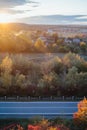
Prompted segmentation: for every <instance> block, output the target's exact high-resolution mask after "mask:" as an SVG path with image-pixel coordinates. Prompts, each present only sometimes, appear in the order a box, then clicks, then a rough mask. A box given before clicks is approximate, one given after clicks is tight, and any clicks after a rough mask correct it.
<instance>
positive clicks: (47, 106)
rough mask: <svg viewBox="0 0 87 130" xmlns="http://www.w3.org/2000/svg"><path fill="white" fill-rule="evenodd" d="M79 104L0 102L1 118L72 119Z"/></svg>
mask: <svg viewBox="0 0 87 130" xmlns="http://www.w3.org/2000/svg"><path fill="white" fill-rule="evenodd" d="M77 104H78V102H0V118H29V117H32V116H44V117H55V116H60V117H67V118H71V117H72V115H73V113H74V112H76V111H77Z"/></svg>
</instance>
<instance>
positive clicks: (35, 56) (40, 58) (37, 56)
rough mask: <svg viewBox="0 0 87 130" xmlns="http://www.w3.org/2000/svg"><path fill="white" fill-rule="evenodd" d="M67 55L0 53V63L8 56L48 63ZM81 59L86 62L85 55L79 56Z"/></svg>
mask: <svg viewBox="0 0 87 130" xmlns="http://www.w3.org/2000/svg"><path fill="white" fill-rule="evenodd" d="M66 54H67V53H34V54H32V53H30V54H28V53H19V54H9V53H0V61H1V60H2V59H3V58H4V57H5V56H10V57H14V58H16V57H19V58H21V57H22V58H23V59H27V60H29V61H34V62H46V61H49V60H51V59H53V58H55V57H59V58H63V57H64V56H65V55H66ZM80 56H81V57H82V58H83V59H85V60H86V61H87V55H80Z"/></svg>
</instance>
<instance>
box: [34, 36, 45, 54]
mask: <svg viewBox="0 0 87 130" xmlns="http://www.w3.org/2000/svg"><path fill="white" fill-rule="evenodd" d="M35 48H36V49H37V51H40V52H44V51H45V49H46V45H45V43H44V42H43V41H42V40H41V39H40V38H38V39H37V41H36V43H35Z"/></svg>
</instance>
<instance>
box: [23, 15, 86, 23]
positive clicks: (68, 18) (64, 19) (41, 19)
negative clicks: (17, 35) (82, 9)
mask: <svg viewBox="0 0 87 130" xmlns="http://www.w3.org/2000/svg"><path fill="white" fill-rule="evenodd" d="M80 17H81V18H82V19H79V18H80ZM86 17H87V16H85V17H84V15H48V16H33V17H30V18H29V17H28V18H24V19H22V21H23V22H25V23H29V24H53V25H58V24H83V25H84V24H87V19H86Z"/></svg>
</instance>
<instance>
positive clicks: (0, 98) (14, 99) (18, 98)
mask: <svg viewBox="0 0 87 130" xmlns="http://www.w3.org/2000/svg"><path fill="white" fill-rule="evenodd" d="M83 99H84V97H75V96H72V97H65V96H62V97H54V96H51V97H41V96H39V97H30V96H27V97H20V96H16V97H8V96H4V97H0V101H80V100H83Z"/></svg>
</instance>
